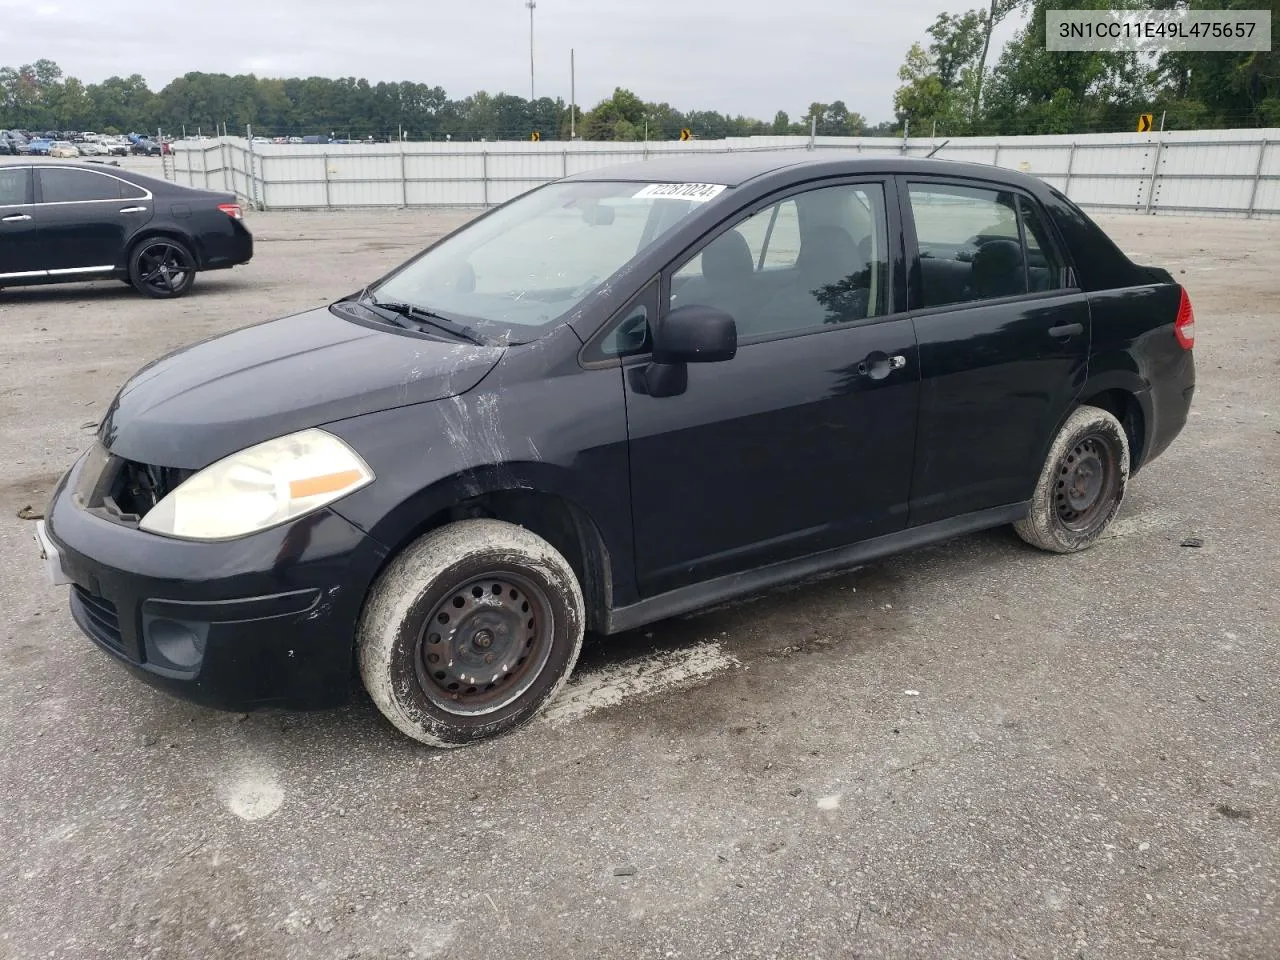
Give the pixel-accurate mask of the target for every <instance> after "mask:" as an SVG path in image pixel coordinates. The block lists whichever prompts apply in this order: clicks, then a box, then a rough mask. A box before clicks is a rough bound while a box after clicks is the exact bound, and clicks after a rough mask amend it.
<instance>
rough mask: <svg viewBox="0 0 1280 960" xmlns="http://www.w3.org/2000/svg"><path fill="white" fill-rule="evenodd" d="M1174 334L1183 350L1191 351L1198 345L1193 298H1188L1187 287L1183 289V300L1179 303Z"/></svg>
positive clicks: (1174, 322)
mask: <svg viewBox="0 0 1280 960" xmlns="http://www.w3.org/2000/svg"><path fill="white" fill-rule="evenodd" d="M1173 334H1174V336H1176V337H1177V338H1178V345H1179V346H1180V347H1182V349H1183V350H1190V349H1191V348H1192V347H1194V346H1195V345H1196V315H1195V311H1194V310H1192V309H1191V298H1190V297H1188V296H1187V290H1186V288H1185V287H1184V288H1183V289H1182V300H1181V301H1180V302H1179V303H1178V319H1177V320H1175V321H1173Z"/></svg>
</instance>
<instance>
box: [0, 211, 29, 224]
mask: <svg viewBox="0 0 1280 960" xmlns="http://www.w3.org/2000/svg"><path fill="white" fill-rule="evenodd" d="M30 219H31V216H30V214H26V213H15V214H14V215H13V216H12V217H0V222H2V223H16V222H17V221H19V220H30Z"/></svg>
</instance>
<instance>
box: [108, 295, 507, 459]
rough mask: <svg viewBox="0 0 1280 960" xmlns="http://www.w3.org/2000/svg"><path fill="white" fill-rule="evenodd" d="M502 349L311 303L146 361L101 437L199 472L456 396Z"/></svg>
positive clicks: (119, 448)
mask: <svg viewBox="0 0 1280 960" xmlns="http://www.w3.org/2000/svg"><path fill="white" fill-rule="evenodd" d="M504 350H505V348H504V347H499V346H474V345H472V344H470V343H452V342H444V341H439V340H434V339H424V338H422V337H415V336H410V335H407V334H401V333H399V332H396V331H392V330H383V329H380V328H373V327H365V326H362V325H360V324H357V323H354V322H351V321H348V320H344V319H342V318H341V317H337V316H334V315H333V314H332V313H330V312H329V310H328V309H327V308H321V309H318V310H311V311H308V312H306V313H300V314H297V315H295V316H292V317H285V318H283V319H281V320H273V321H270V322H268V323H263V324H258V325H257V326H252V327H246V328H244V329H242V330H236V331H235V332H233V333H228V334H224V335H222V336H219V337H215V338H213V339H211V340H205V341H203V342H201V343H197V344H194V345H193V346H190V347H186V348H184V349H182V350H179V351H177V352H175V353H171V354H169V355H168V356H166V357H162V358H161V359H159V360H157V361H155V362H154V363H151V364H150V365H148V366H146V367H143V368H142V370H140V371H138V373H137V374H135V375H134V377H133V379H131V380H130V381H129V382H128V383H126V384H125V385H124V387H122V388H121V390H120V392H119V394H117V395H116V398H115V400H114V401H112V403H111V407H110V409H109V410H108V411H107V415H106V417H105V418H104V419H103V421H102V426H101V428H100V429H99V437H100V439H101V440H102V442H103V443H104V444H105V445H106V446H107V448H108V449H110V450H111V452H112V453H114V454H115V455H116V456H119V457H123V458H125V459H127V460H133V461H136V462H140V463H150V464H155V465H158V466H166V467H181V468H185V469H188V470H198V469H200V468H202V467H205V466H208V465H209V464H210V463H213V462H214V461H215V460H219V459H221V458H222V457H225V456H227V455H228V454H230V453H234V452H235V451H237V450H242V449H244V448H245V447H248V446H252V445H253V444H255V443H261V442H262V441H264V440H270V439H272V438H273V437H279V436H283V435H285V434H288V433H293V432H294V431H297V430H303V429H305V428H307V427H315V426H320V425H322V424H325V423H331V422H333V421H335V420H344V419H346V418H348V417H355V416H360V415H361V414H365V413H374V412H376V411H379V410H388V409H391V408H393V407H403V406H408V405H410V404H415V403H425V402H427V401H431V400H443V399H445V398H447V397H452V396H456V395H458V394H460V393H465V392H466V391H467V390H470V389H471V388H472V387H474V386H475V385H476V384H478V383H479V382H480V381H481V380H482V379H483V378H484V376H485V375H486V374H487V373H488V372H489V371H490V370H492V369H493V367H494V366H495V365H496V364H497V362H498V360H499V359H500V358H501V357H502V354H503V352H504Z"/></svg>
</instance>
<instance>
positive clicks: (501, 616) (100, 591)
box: [37, 153, 1195, 746]
mask: <svg viewBox="0 0 1280 960" xmlns="http://www.w3.org/2000/svg"><path fill="white" fill-rule="evenodd" d="M1194 337H1195V321H1194V316H1193V314H1192V310H1191V304H1190V301H1189V300H1188V297H1187V294H1186V291H1185V290H1184V289H1183V288H1182V287H1181V286H1180V285H1179V284H1178V283H1176V282H1175V281H1174V279H1173V278H1172V277H1171V276H1170V275H1169V273H1168V272H1166V271H1165V270H1163V269H1160V268H1158V267H1147V266H1139V265H1137V264H1135V263H1133V262H1132V261H1130V260H1129V259H1128V258H1127V257H1126V256H1125V255H1124V254H1123V253H1122V252H1121V251H1120V250H1119V249H1117V247H1116V246H1115V245H1114V244H1113V243H1112V242H1111V241H1110V240H1109V239H1108V238H1107V237H1106V235H1105V234H1104V233H1103V232H1102V231H1101V230H1100V229H1099V228H1098V227H1097V226H1096V225H1095V224H1094V223H1093V222H1092V221H1091V220H1090V219H1089V218H1088V217H1087V216H1086V215H1085V214H1084V213H1083V212H1081V210H1080V209H1079V208H1078V207H1077V206H1075V205H1074V204H1073V203H1072V202H1071V201H1070V200H1068V199H1067V198H1066V197H1065V196H1064V195H1063V194H1061V193H1060V192H1058V191H1057V190H1054V189H1052V188H1051V187H1049V186H1047V185H1046V184H1045V183H1043V182H1041V181H1039V180H1036V179H1033V178H1031V177H1027V176H1023V175H1021V174H1017V173H1013V172H1010V171H1005V170H998V169H995V168H992V167H983V166H974V165H967V164H955V163H946V162H940V161H930V160H908V159H902V158H890V159H884V158H862V159H830V158H825V157H818V158H816V159H811V158H809V157H806V156H805V155H803V154H795V153H788V154H781V155H769V154H762V153H743V154H737V155H729V156H704V157H696V158H667V159H662V160H653V161H650V162H648V163H643V164H636V165H632V166H626V167H620V168H617V169H613V170H598V171H592V172H591V173H587V174H581V175H578V176H575V177H571V178H569V179H567V180H562V181H560V182H557V183H554V184H551V185H549V186H546V187H543V188H541V189H538V190H535V191H533V192H530V193H527V194H525V195H524V196H521V197H519V198H518V199H516V200H513V201H511V202H510V203H508V204H506V205H504V206H502V207H499V208H498V209H496V210H494V211H491V212H490V213H488V214H487V215H486V216H484V217H481V218H479V219H477V220H475V221H473V222H472V223H470V224H468V225H467V226H465V227H463V228H462V229H461V230H459V231H457V232H455V233H454V234H452V235H450V236H449V237H446V238H445V239H443V240H441V241H440V242H439V243H437V244H436V245H435V246H433V247H431V248H430V249H428V250H427V251H425V252H424V253H423V254H421V255H419V256H418V257H416V258H415V259H413V260H412V261H410V262H409V263H407V264H405V265H403V266H402V267H400V268H398V269H397V270H395V271H394V272H392V273H391V274H389V275H388V276H386V277H384V278H383V279H382V280H379V281H377V282H374V283H372V284H370V285H369V286H368V287H367V288H366V289H364V290H362V291H361V292H360V293H356V294H352V295H351V296H349V297H347V298H345V299H343V300H341V301H339V302H336V303H334V304H332V305H330V306H328V307H326V308H321V309H317V310H313V311H310V312H307V313H303V314H299V315H296V316H292V317H287V318H285V319H281V320H276V321H273V322H270V323H264V324H260V325H257V326H250V327H246V328H244V329H240V330H237V331H236V332H234V333H230V334H227V335H226V336H223V337H220V338H217V339H214V340H210V341H206V342H204V343H200V344H197V345H196V346H193V347H190V348H188V349H187V350H185V351H182V352H179V353H176V354H172V355H170V356H168V357H166V358H164V359H162V360H159V361H157V362H156V363H154V364H152V365H150V366H149V367H147V368H146V369H145V371H144V372H142V373H140V374H139V375H138V376H137V377H135V378H134V379H133V380H131V381H130V382H129V383H127V384H125V386H124V387H123V389H122V390H121V391H120V393H119V395H118V396H117V397H116V398H115V400H114V402H113V403H112V405H111V407H110V410H109V411H108V413H107V416H106V417H105V418H104V420H103V423H102V426H101V430H100V432H99V434H98V439H97V442H96V443H95V444H94V446H93V447H92V448H91V449H90V450H88V451H87V452H86V453H85V454H84V456H83V457H82V458H81V459H80V460H79V461H78V462H77V463H76V464H75V465H74V466H73V467H72V468H71V470H70V471H69V473H68V474H67V475H66V476H65V477H64V478H63V479H62V480H61V482H60V483H59V484H58V486H57V489H56V491H55V493H54V495H53V499H52V503H51V504H50V507H49V510H48V511H47V516H48V520H47V525H38V526H37V536H38V539H39V540H40V544H41V549H42V551H43V556H44V558H45V562H46V564H47V570H48V572H49V574H50V575H51V576H52V578H53V579H54V580H55V582H61V583H70V584H71V585H72V590H71V614H72V616H73V617H74V619H75V621H76V623H78V624H79V625H80V627H81V628H82V629H83V630H84V632H85V633H87V634H88V635H89V636H90V637H91V638H92V639H93V640H94V641H95V642H96V643H97V644H98V645H99V646H100V647H102V648H103V649H104V650H106V651H107V652H108V653H109V654H110V655H111V656H113V657H114V658H116V659H117V660H118V661H120V662H121V663H123V664H125V665H126V666H128V667H129V668H131V669H132V670H134V671H135V672H136V673H137V674H138V675H139V676H141V677H143V678H144V679H146V680H147V681H149V682H151V683H154V684H156V685H159V686H161V687H164V688H167V689H168V690H170V691H172V692H174V693H177V694H179V695H182V696H187V697H191V698H193V699H195V700H198V701H200V702H203V703H206V704H210V705H213V706H218V707H224V708H231V709H247V708H251V707H257V706H264V705H287V706H294V707H318V706H325V705H331V704H336V703H339V702H341V701H342V700H343V699H344V698H346V696H347V695H348V692H349V688H350V679H351V674H352V665H353V662H354V663H355V664H358V669H359V672H360V675H361V677H362V678H363V681H364V685H365V687H366V688H367V689H368V691H369V693H370V694H371V695H372V697H373V699H374V701H375V702H376V703H377V705H378V707H379V708H380V709H381V710H382V711H383V712H384V714H385V715H386V716H387V717H388V719H389V720H390V721H391V722H392V723H393V724H395V726H396V727H398V728H399V729H400V730H402V731H403V732H404V733H406V734H408V735H409V736H411V737H414V738H416V739H418V740H421V741H423V742H426V743H431V744H438V745H444V746H457V745H461V744H464V743H468V742H471V741H474V740H476V739H478V738H481V737H486V736H489V735H492V734H495V733H499V732H502V731H505V730H509V729H511V728H513V727H515V726H517V725H519V724H521V723H523V722H525V721H527V720H528V719H529V718H530V717H532V716H533V715H534V714H535V713H537V711H538V710H539V709H541V708H542V707H543V706H544V705H545V704H546V703H547V702H548V701H549V700H550V699H551V698H552V697H554V696H555V694H556V692H557V691H558V690H559V689H560V688H561V686H562V684H563V683H564V682H565V679H566V678H567V677H568V675H569V673H570V671H571V670H572V669H573V666H574V663H575V661H576V659H577V656H578V651H579V649H580V647H581V644H582V639H583V632H584V630H594V631H597V632H599V633H604V634H612V633H618V632H620V631H625V630H630V629H633V628H635V627H638V626H640V625H642V624H645V623H648V622H650V621H654V620H658V619H662V618H666V617H673V616H677V615H680V614H683V613H687V612H689V611H692V610H695V609H697V608H700V607H705V606H708V605H710V604H716V603H721V602H724V601H726V600H729V599H731V598H733V597H738V596H742V595H744V594H749V593H753V592H758V591H761V590H763V589H766V588H769V587H771V586H774V585H777V584H780V583H784V582H787V581H791V580H795V579H799V578H803V577H808V576H812V575H814V574H817V573H820V572H823V571H829V570H836V569H841V568H846V567H849V566H852V565H855V564H858V563H861V562H864V561H866V560H869V559H872V558H875V557H880V556H884V555H886V554H889V553H893V552H896V551H901V550H905V549H909V548H912V547H917V546H920V545H922V544H927V543H933V542H936V541H939V540H942V539H945V538H948V537H954V536H957V535H960V534H964V533H969V532H972V531H975V530H980V529H983V528H986V527H993V526H997V525H1000V524H1013V525H1014V527H1015V529H1016V530H1017V532H1018V534H1019V535H1020V536H1021V537H1022V538H1023V539H1024V540H1026V541H1027V542H1028V543H1030V544H1032V545H1034V546H1036V547H1039V548H1041V549H1043V550H1047V551H1052V552H1056V553H1070V552H1073V551H1079V550H1084V549H1086V548H1088V547H1089V546H1091V545H1092V544H1093V543H1094V542H1095V541H1096V540H1097V539H1098V537H1099V535H1100V534H1101V533H1102V532H1103V531H1104V530H1105V529H1106V528H1107V526H1108V524H1110V523H1111V521H1112V519H1113V518H1114V517H1115V516H1116V513H1117V511H1118V510H1119V509H1120V505H1121V501H1122V498H1123V497H1124V493H1125V489H1126V486H1127V485H1128V483H1129V482H1130V480H1131V477H1132V475H1133V474H1134V473H1136V472H1137V471H1138V470H1139V469H1141V468H1142V467H1145V466H1146V465H1147V464H1149V463H1150V462H1151V461H1152V460H1153V459H1154V458H1156V457H1157V456H1159V455H1160V454H1161V452H1162V451H1164V450H1165V448H1167V447H1168V446H1169V444H1170V443H1171V442H1172V441H1173V440H1174V438H1175V437H1176V436H1177V434H1178V433H1179V431H1180V430H1181V429H1182V427H1183V425H1184V424H1185V422H1186V419H1187V413H1188V409H1189V407H1190V404H1191V397H1192V392H1193V389H1194V381H1195V366H1194V362H1193V359H1192V345H1193V343H1194Z"/></svg>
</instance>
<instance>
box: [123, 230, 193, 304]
mask: <svg viewBox="0 0 1280 960" xmlns="http://www.w3.org/2000/svg"><path fill="white" fill-rule="evenodd" d="M129 282H130V283H131V284H132V285H133V288H134V289H135V290H137V291H138V292H139V293H141V294H143V295H144V296H148V297H156V298H171V297H180V296H182V295H183V294H185V293H186V292H187V291H188V290H190V289H191V285H192V284H193V283H195V282H196V258H195V257H194V256H193V255H192V253H191V251H190V250H189V249H188V248H187V246H186V244H184V243H182V242H181V241H179V240H174V239H173V238H171V237H149V238H148V239H146V240H143V241H142V242H140V243H139V244H138V245H137V246H136V247H134V249H133V254H132V255H131V256H130V257H129Z"/></svg>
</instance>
